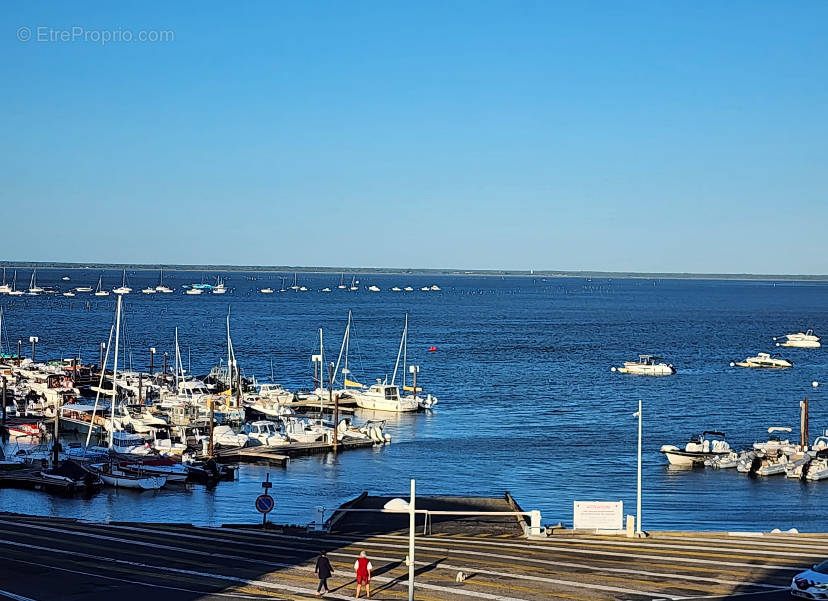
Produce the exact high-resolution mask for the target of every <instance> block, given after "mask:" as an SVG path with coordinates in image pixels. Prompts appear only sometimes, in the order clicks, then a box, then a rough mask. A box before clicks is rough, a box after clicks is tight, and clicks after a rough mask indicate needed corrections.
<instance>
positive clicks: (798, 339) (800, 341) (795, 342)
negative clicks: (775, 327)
mask: <svg viewBox="0 0 828 601" xmlns="http://www.w3.org/2000/svg"><path fill="white" fill-rule="evenodd" d="M782 338H785V341H784V342H777V343H776V346H786V347H793V348H819V347H820V346H821V344H820V342H819V336H816V335H815V334H814V331H813V330H808V331H806V332H805V333H804V334H803V333H802V332H797V333H796V334H785V335H784V336H778V337H777V336H774V338H773V339H774V341H777V340H781V339H782Z"/></svg>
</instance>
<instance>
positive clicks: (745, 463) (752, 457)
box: [736, 450, 761, 474]
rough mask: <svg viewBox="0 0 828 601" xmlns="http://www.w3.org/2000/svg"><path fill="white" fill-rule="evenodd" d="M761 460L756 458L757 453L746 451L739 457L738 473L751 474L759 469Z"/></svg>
mask: <svg viewBox="0 0 828 601" xmlns="http://www.w3.org/2000/svg"><path fill="white" fill-rule="evenodd" d="M760 463H761V458H759V457H757V456H756V451H753V450H750V451H744V452H742V454H741V455H739V463H737V464H736V471H737V472H739V473H740V474H749V473H750V472H751V471H752V470H755V469H756V468H758V467H759V465H760Z"/></svg>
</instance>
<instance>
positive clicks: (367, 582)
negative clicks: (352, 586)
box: [354, 551, 374, 599]
mask: <svg viewBox="0 0 828 601" xmlns="http://www.w3.org/2000/svg"><path fill="white" fill-rule="evenodd" d="M373 569H374V566H373V565H371V562H370V561H369V560H368V557H367V556H366V555H365V551H360V552H359V557H358V558H357V560H356V561H355V562H354V571H356V582H357V588H356V598H357V599H359V592H360V590H362V587H363V586H364V587H365V598H366V599H370V598H371V570H373Z"/></svg>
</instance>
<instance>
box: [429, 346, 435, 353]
mask: <svg viewBox="0 0 828 601" xmlns="http://www.w3.org/2000/svg"><path fill="white" fill-rule="evenodd" d="M436 350H437V347H436V346H430V347H428V352H429V353H433V352H434V351H436Z"/></svg>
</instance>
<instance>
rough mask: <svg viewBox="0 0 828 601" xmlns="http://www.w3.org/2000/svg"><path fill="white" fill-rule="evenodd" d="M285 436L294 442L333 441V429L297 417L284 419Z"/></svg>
mask: <svg viewBox="0 0 828 601" xmlns="http://www.w3.org/2000/svg"><path fill="white" fill-rule="evenodd" d="M284 424H285V435H286V436H287V437H288V439H289V440H290V441H292V442H319V441H329V440H330V441H332V440H333V428H331V427H329V426H325V425H323V424H320V423H319V422H318V421H314V422H311V421H308V420H304V419H299V418H296V417H288V418H285V419H284Z"/></svg>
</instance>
